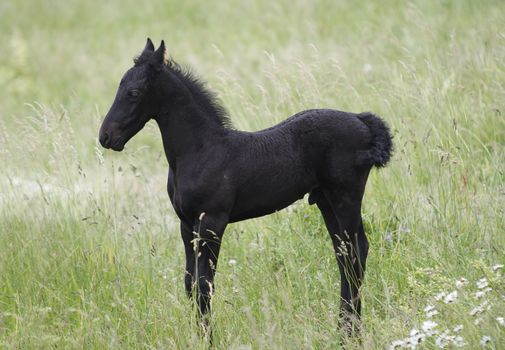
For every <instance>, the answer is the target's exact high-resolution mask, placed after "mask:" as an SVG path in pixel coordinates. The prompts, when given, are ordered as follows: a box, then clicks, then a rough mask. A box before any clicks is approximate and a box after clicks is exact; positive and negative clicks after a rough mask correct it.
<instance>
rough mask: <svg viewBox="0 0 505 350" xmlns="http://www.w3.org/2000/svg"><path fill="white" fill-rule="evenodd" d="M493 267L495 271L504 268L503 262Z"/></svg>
mask: <svg viewBox="0 0 505 350" xmlns="http://www.w3.org/2000/svg"><path fill="white" fill-rule="evenodd" d="M492 269H493V271H498V270H500V269H503V264H496V265H493V267H492Z"/></svg>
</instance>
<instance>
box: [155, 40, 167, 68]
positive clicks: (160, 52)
mask: <svg viewBox="0 0 505 350" xmlns="http://www.w3.org/2000/svg"><path fill="white" fill-rule="evenodd" d="M153 59H154V63H156V64H160V65H161V64H163V63H164V62H165V42H164V41H163V40H162V41H161V44H160V47H158V49H157V50H156V51H154V54H153Z"/></svg>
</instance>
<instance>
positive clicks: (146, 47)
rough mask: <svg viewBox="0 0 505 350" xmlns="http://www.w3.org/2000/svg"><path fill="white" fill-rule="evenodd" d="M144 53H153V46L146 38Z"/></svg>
mask: <svg viewBox="0 0 505 350" xmlns="http://www.w3.org/2000/svg"><path fill="white" fill-rule="evenodd" d="M146 51H154V44H153V42H152V41H151V39H149V38H147V42H146V46H145V47H144V51H143V52H146Z"/></svg>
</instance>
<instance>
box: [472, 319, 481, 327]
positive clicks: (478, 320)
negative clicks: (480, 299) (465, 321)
mask: <svg viewBox="0 0 505 350" xmlns="http://www.w3.org/2000/svg"><path fill="white" fill-rule="evenodd" d="M481 323H482V317H479V318H477V319H475V321H473V324H474V325H476V326H478V325H480V324H481Z"/></svg>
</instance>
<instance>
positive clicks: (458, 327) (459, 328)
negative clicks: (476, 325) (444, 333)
mask: <svg viewBox="0 0 505 350" xmlns="http://www.w3.org/2000/svg"><path fill="white" fill-rule="evenodd" d="M462 329H463V325H462V324H458V325H457V326H456V327H454V328H453V331H454V333H458V332H459V331H460V330H462Z"/></svg>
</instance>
